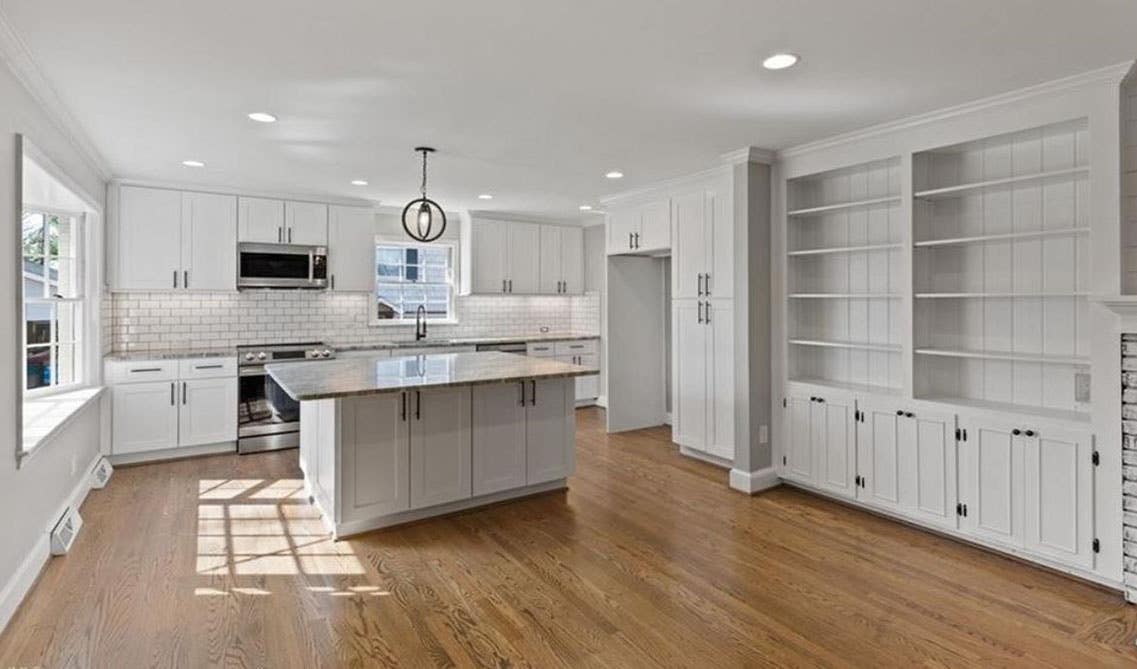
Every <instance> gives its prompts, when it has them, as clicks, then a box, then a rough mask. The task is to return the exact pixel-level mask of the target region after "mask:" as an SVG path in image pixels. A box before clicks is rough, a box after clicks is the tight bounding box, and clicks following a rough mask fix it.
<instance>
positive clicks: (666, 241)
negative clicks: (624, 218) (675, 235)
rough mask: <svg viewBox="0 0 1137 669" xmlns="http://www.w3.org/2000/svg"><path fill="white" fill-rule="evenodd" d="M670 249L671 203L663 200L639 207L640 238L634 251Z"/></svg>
mask: <svg viewBox="0 0 1137 669" xmlns="http://www.w3.org/2000/svg"><path fill="white" fill-rule="evenodd" d="M669 248H671V201H670V200H668V199H666V198H664V199H662V200H657V201H654V202H649V203H647V204H644V205H643V206H642V207H640V237H639V239H638V240H636V249H637V250H638V251H641V252H645V253H646V252H650V251H664V250H667V249H669Z"/></svg>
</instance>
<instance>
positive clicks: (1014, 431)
mask: <svg viewBox="0 0 1137 669" xmlns="http://www.w3.org/2000/svg"><path fill="white" fill-rule="evenodd" d="M1022 433H1023V431H1022V430H1020V429H1018V428H1017V427H1016V428H1015V429H1013V430H1011V434H1013V435H1015V436H1016V437H1017V436H1019V435H1020V434H1022Z"/></svg>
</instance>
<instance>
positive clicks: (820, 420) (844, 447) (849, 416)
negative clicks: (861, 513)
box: [810, 395, 856, 497]
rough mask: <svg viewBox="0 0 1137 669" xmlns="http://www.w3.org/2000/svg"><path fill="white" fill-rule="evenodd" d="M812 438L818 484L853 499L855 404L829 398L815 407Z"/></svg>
mask: <svg viewBox="0 0 1137 669" xmlns="http://www.w3.org/2000/svg"><path fill="white" fill-rule="evenodd" d="M811 416H812V419H811V421H812V425H811V426H810V434H811V435H812V436H813V439H814V449H815V451H814V457H815V458H816V460H815V462H817V483H818V485H820V486H821V487H822V488H825V489H826V490H829V491H830V492H833V493H836V494H838V495H841V496H842V497H853V496H854V495H855V494H856V491H855V488H854V485H853V483H854V477H855V474H854V473H853V472H854V469H855V466H856V439H855V436H856V435H855V433H854V423H853V401H852V398H851V397H846V396H828V395H827V396H825V397H822V398H819V399H818V401H816V402H814V403H813V409H812V411H811Z"/></svg>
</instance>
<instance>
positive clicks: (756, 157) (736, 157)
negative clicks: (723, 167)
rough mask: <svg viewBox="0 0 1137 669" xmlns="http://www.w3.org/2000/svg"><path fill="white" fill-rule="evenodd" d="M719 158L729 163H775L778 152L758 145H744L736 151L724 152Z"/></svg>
mask: <svg viewBox="0 0 1137 669" xmlns="http://www.w3.org/2000/svg"><path fill="white" fill-rule="evenodd" d="M719 159H720V160H722V162H724V163H727V164H729V165H742V164H745V163H763V164H766V165H773V164H774V161H775V160H776V159H777V153H776V152H775V151H771V150H770V149H763V148H759V147H757V146H744V147H742V148H741V149H735V150H734V151H728V152H727V153H724V154H722V155H721V156H719Z"/></svg>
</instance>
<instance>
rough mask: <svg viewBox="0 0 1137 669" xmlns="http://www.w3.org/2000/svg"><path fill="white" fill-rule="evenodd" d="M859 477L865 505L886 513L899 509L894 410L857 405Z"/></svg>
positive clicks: (883, 406)
mask: <svg viewBox="0 0 1137 669" xmlns="http://www.w3.org/2000/svg"><path fill="white" fill-rule="evenodd" d="M857 408H858V409H860V411H861V420H860V421H859V422H858V423H857V473H858V474H860V475H861V477H862V478H863V479H864V485H863V486H862V487H861V489H860V490H858V491H857V497H858V498H860V499H861V500H862V501H864V502H867V503H869V504H873V505H875V506H881V507H884V508H887V509H896V508H897V507H899V505H900V470H899V467H900V459H899V453H898V448H899V446H900V439H899V436H898V434H897V420H898V417H897V415H896V409H895V407H891V406H887V405H883V404H882V405H874V404H871V403H866V402H857Z"/></svg>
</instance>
